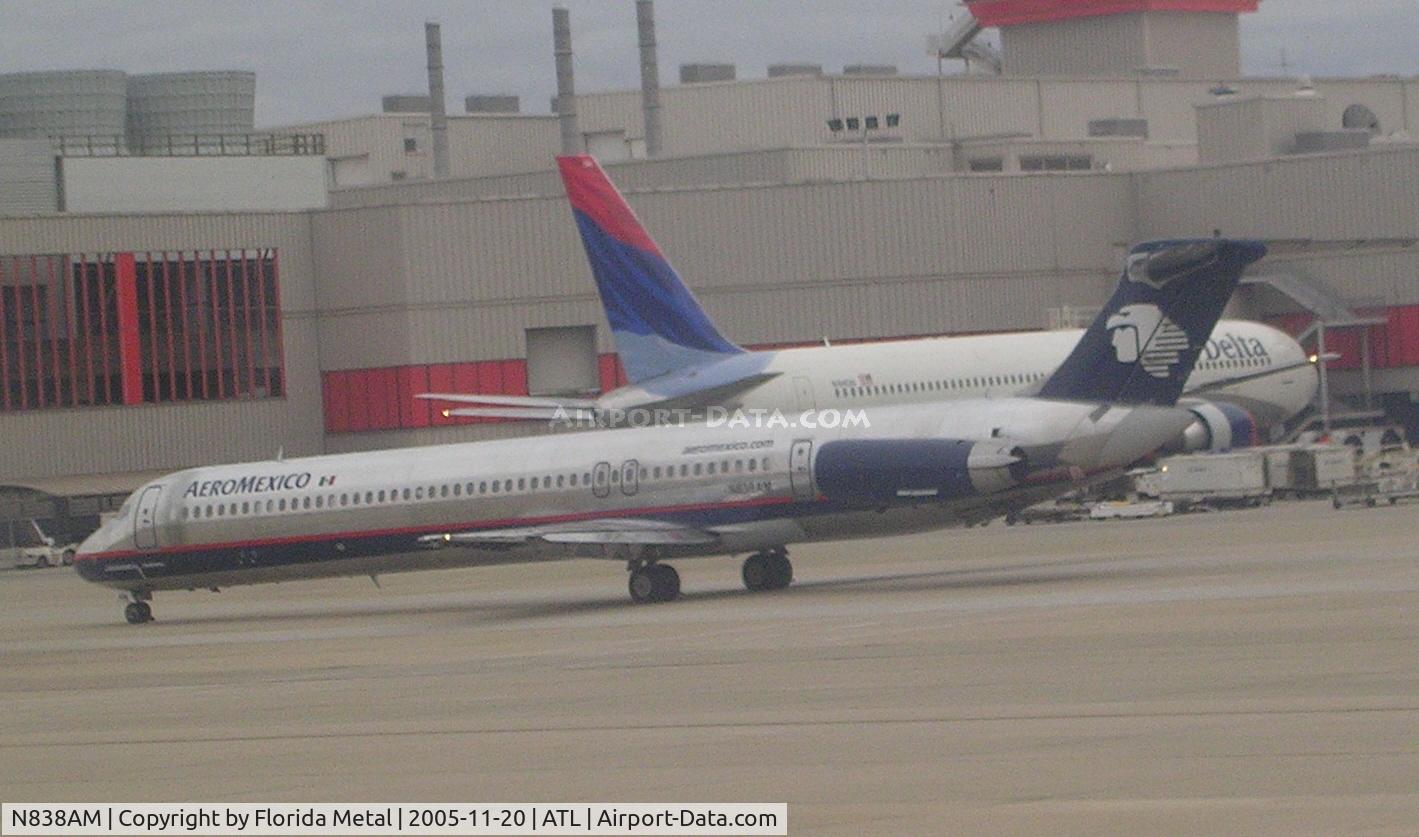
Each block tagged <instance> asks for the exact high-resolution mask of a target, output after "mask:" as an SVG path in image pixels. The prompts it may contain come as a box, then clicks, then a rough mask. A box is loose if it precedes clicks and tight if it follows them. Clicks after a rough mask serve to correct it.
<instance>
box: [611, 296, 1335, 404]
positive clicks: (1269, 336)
mask: <svg viewBox="0 0 1419 837" xmlns="http://www.w3.org/2000/svg"><path fill="white" fill-rule="evenodd" d="M1083 333H1084V332H1083V330H1082V329H1067V330H1060V331H1044V332H1029V333H1020V334H991V335H980V336H969V337H942V338H922V339H915V340H893V341H885V342H877V343H857V344H849V345H836V346H812V347H805V348H797V349H783V350H777V351H769V352H764V353H762V354H764V355H766V363H765V366H764V370H763V371H765V372H767V373H772V374H773V375H774V377H772V378H771V379H769V380H767V381H766V382H765V383H763V384H760V385H758V386H756V387H754V388H752V389H749V390H746V391H744V392H742V393H739V394H737V395H736V396H734V397H733V398H732V399H730V400H729V401H728V403H726V405H725V406H728V407H742V408H744V409H764V410H773V409H778V410H803V409H812V408H817V409H826V408H829V407H833V408H856V407H875V406H883V405H893V404H921V403H928V402H939V401H951V400H956V399H972V398H1003V397H1010V396H1022V395H1030V394H1032V393H1034V392H1035V391H1036V390H1037V389H1038V387H1039V386H1040V384H1041V383H1043V382H1044V380H1045V379H1046V378H1048V377H1049V376H1050V374H1051V373H1052V372H1054V370H1055V369H1056V368H1058V367H1059V365H1060V364H1061V363H1063V362H1064V359H1065V357H1067V356H1068V354H1069V352H1070V351H1071V350H1072V349H1073V348H1074V346H1075V345H1076V344H1077V343H1078V342H1079V337H1080V335H1082V334H1083ZM1239 379H1240V380H1239ZM1227 382H1232V383H1227ZM1316 386H1317V374H1316V371H1315V368H1314V366H1313V365H1311V364H1310V363H1308V362H1307V358H1306V354H1305V350H1304V349H1303V348H1302V347H1301V345H1300V344H1299V343H1297V342H1296V341H1295V340H1294V339H1292V338H1291V337H1290V336H1289V335H1287V334H1286V333H1285V332H1282V331H1280V330H1278V329H1275V328H1272V327H1271V326H1268V325H1265V324H1263V323H1256V322H1250V321H1245V320H1222V321H1221V322H1219V323H1218V324H1217V327H1216V328H1215V329H1214V330H1213V332H1212V339H1211V340H1209V341H1208V344H1207V346H1206V348H1205V349H1204V351H1203V353H1202V356H1201V357H1200V358H1199V359H1198V362H1197V366H1196V368H1195V369H1194V370H1193V372H1192V374H1191V376H1189V377H1188V379H1187V383H1186V384H1185V385H1184V389H1183V397H1184V399H1187V398H1188V397H1189V396H1193V395H1194V394H1197V397H1203V398H1209V399H1218V400H1223V401H1230V402H1233V403H1237V404H1239V405H1241V406H1243V407H1245V408H1246V409H1247V410H1249V411H1250V412H1251V413H1252V414H1253V415H1255V416H1256V418H1257V419H1258V421H1260V422H1261V423H1262V424H1265V425H1270V424H1274V423H1278V422H1282V421H1285V420H1287V419H1289V418H1291V417H1292V416H1295V415H1296V414H1298V413H1300V412H1301V411H1302V410H1303V409H1305V407H1306V406H1307V405H1308V404H1310V403H1311V402H1312V400H1313V399H1314V398H1315V392H1316ZM654 396H655V387H654V383H653V382H647V383H646V384H645V385H644V386H641V387H638V386H635V385H632V386H628V387H623V388H621V389H619V390H616V391H614V392H611V393H608V394H607V395H606V396H604V397H603V399H602V403H605V404H606V405H608V406H611V407H615V406H618V405H621V404H625V405H632V404H637V403H645V402H646V401H653V400H654Z"/></svg>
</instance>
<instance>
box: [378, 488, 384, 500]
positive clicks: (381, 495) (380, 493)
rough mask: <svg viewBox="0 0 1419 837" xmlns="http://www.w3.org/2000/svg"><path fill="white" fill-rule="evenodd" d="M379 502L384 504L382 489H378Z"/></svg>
mask: <svg viewBox="0 0 1419 837" xmlns="http://www.w3.org/2000/svg"><path fill="white" fill-rule="evenodd" d="M379 501H380V502H381V503H383V502H384V490H383V489H380V492H379Z"/></svg>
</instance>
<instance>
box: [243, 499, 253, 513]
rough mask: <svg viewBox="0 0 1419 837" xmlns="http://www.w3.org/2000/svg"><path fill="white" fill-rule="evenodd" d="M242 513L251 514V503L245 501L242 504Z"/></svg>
mask: <svg viewBox="0 0 1419 837" xmlns="http://www.w3.org/2000/svg"><path fill="white" fill-rule="evenodd" d="M241 513H242V514H251V503H249V502H247V501H245V500H243V501H242V504H241Z"/></svg>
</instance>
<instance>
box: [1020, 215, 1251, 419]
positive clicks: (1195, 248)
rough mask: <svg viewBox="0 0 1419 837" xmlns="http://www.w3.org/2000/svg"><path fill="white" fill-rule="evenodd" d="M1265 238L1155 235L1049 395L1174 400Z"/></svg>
mask: <svg viewBox="0 0 1419 837" xmlns="http://www.w3.org/2000/svg"><path fill="white" fill-rule="evenodd" d="M1265 255H1266V246H1265V245H1264V244H1262V243H1261V242H1259V241H1245V240H1231V239H1220V238H1217V239H1212V238H1203V239H1182V240H1170V241H1151V242H1148V243H1146V244H1140V245H1138V246H1137V247H1134V248H1133V250H1132V251H1131V252H1130V253H1129V255H1128V259H1127V262H1126V264H1125V267H1124V271H1123V276H1122V278H1121V279H1120V280H1119V284H1118V288H1117V290H1115V291H1114V294H1113V297H1112V298H1110V299H1109V302H1108V304H1107V305H1105V306H1104V308H1103V310H1102V311H1100V312H1099V316H1098V317H1097V318H1096V319H1095V320H1094V322H1093V324H1092V325H1091V326H1089V329H1088V330H1087V331H1085V332H1084V336H1083V337H1081V338H1080V339H1079V343H1078V345H1076V346H1075V347H1074V351H1073V352H1071V353H1070V355H1069V357H1068V358H1066V359H1065V361H1064V363H1063V364H1062V365H1061V366H1060V367H1059V368H1058V369H1057V370H1055V372H1054V374H1053V375H1051V376H1050V378H1049V379H1048V380H1047V381H1045V383H1044V385H1043V386H1042V387H1041V389H1040V393H1039V394H1040V396H1041V397H1044V398H1061V399H1068V400H1071V401H1099V402H1111V403H1121V404H1152V405H1156V406H1172V405H1173V404H1175V403H1177V400H1178V396H1179V395H1180V394H1181V393H1182V389H1183V384H1184V383H1185V382H1186V381H1187V378H1188V376H1189V375H1191V374H1192V370H1193V367H1194V366H1195V365H1196V363H1197V357H1198V354H1199V353H1200V352H1201V351H1202V349H1203V347H1204V346H1205V345H1206V344H1207V338H1208V335H1210V334H1211V333H1212V329H1213V327H1214V326H1215V325H1216V324H1217V320H1218V319H1220V318H1221V316H1222V311H1223V309H1224V308H1226V306H1227V301H1228V300H1229V299H1231V297H1232V292H1233V291H1234V290H1236V287H1237V283H1238V282H1239V281H1240V280H1241V277H1242V272H1243V271H1245V270H1246V268H1247V266H1248V265H1250V264H1251V263H1252V262H1255V261H1257V260H1258V259H1260V258H1262V257H1263V256H1265Z"/></svg>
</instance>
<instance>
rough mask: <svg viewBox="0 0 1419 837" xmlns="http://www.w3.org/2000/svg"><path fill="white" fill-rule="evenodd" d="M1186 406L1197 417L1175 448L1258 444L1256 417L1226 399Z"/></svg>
mask: <svg viewBox="0 0 1419 837" xmlns="http://www.w3.org/2000/svg"><path fill="white" fill-rule="evenodd" d="M1178 406H1181V407H1185V408H1187V409H1188V410H1189V411H1190V412H1191V413H1192V414H1193V415H1194V416H1196V417H1197V420H1196V421H1194V422H1193V423H1192V424H1191V425H1189V426H1188V428H1187V429H1186V430H1184V431H1183V435H1182V438H1181V439H1180V440H1179V442H1178V444H1177V445H1176V447H1177V448H1178V449H1179V450H1183V451H1223V450H1231V449H1233V448H1248V447H1252V446H1254V445H1259V444H1261V432H1260V429H1259V428H1258V427H1257V421H1256V417H1255V416H1253V415H1252V414H1251V413H1249V412H1247V411H1246V410H1244V409H1242V408H1241V407H1238V406H1237V405H1235V404H1228V403H1227V402H1225V401H1193V402H1187V403H1183V404H1180V405H1178Z"/></svg>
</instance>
